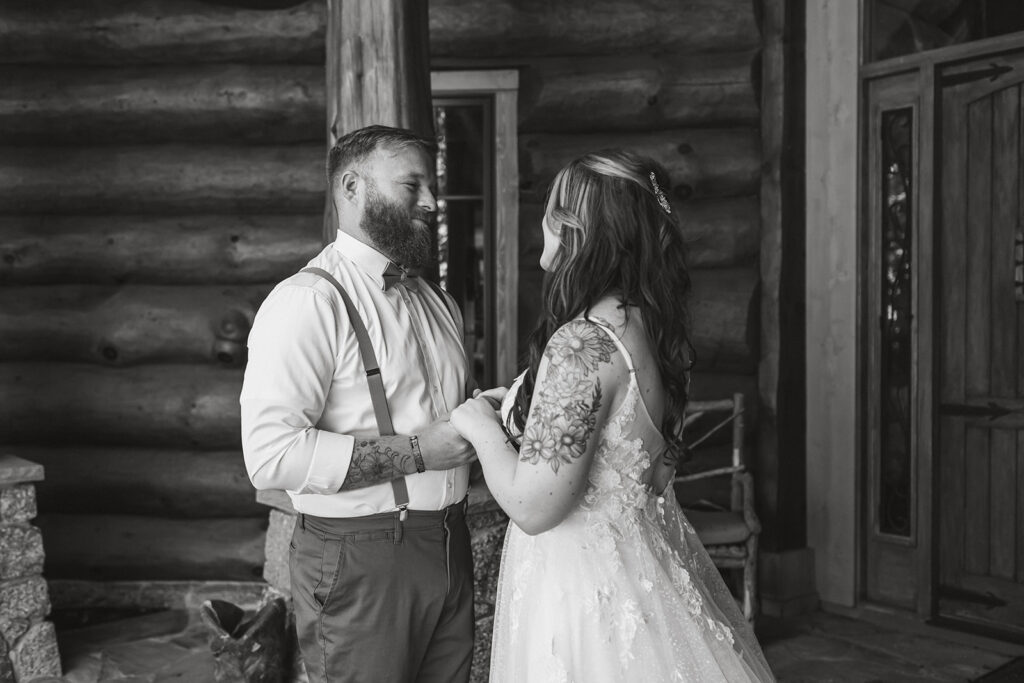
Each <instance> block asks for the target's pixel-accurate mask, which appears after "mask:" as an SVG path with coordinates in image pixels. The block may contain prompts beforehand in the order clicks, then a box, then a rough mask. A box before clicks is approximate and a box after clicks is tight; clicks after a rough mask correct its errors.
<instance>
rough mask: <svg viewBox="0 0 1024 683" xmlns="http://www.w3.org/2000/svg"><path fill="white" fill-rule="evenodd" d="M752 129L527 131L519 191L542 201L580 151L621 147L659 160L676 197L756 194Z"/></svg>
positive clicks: (756, 145)
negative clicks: (647, 131) (552, 183)
mask: <svg viewBox="0 0 1024 683" xmlns="http://www.w3.org/2000/svg"><path fill="white" fill-rule="evenodd" d="M760 144H761V143H760V141H759V136H758V133H757V130H755V129H752V128H731V129H721V130H714V129H707V130H705V129H679V130H666V131H658V132H653V133H619V134H616V135H607V134H597V135H595V134H587V135H551V134H531V135H522V136H520V138H519V176H520V190H521V193H520V196H521V198H522V200H523V201H533V202H541V201H543V199H544V195H545V193H546V191H547V188H548V185H549V184H550V183H551V181H552V180H553V179H554V177H555V174H556V173H558V171H559V170H560V169H561V168H562V167H564V166H565V165H566V164H567V163H569V162H570V161H572V160H573V159H576V158H578V157H580V156H582V155H584V154H587V153H589V152H593V151H596V150H600V149H605V148H608V147H622V148H625V149H630V150H633V151H634V152H637V153H639V154H643V155H645V156H648V157H650V158H652V159H654V160H655V161H657V162H659V163H661V164H663V165H664V166H665V168H666V169H667V170H668V172H669V176H670V177H671V179H672V182H671V191H672V196H673V199H674V200H675V201H681V200H685V199H689V198H691V197H723V196H725V197H729V196H738V195H752V194H756V193H757V191H758V189H759V188H760V183H761V150H760Z"/></svg>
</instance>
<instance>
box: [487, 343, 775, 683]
mask: <svg viewBox="0 0 1024 683" xmlns="http://www.w3.org/2000/svg"><path fill="white" fill-rule="evenodd" d="M601 327H602V329H605V328H604V327H603V326H601ZM606 331H607V332H608V333H609V336H611V338H612V339H613V340H614V341H615V344H616V346H618V348H619V351H620V352H621V353H622V354H623V357H624V358H625V360H626V363H627V365H628V366H629V368H630V386H629V390H628V391H627V394H626V397H625V399H624V401H623V403H622V405H621V406H620V407H619V408H618V409H617V410H616V411H615V412H614V413H613V414H612V415H611V417H610V419H609V421H608V423H607V424H606V425H605V426H604V428H603V429H602V431H601V434H600V439H601V441H600V444H599V446H598V450H597V452H596V454H595V456H594V462H593V466H592V468H591V471H590V477H589V486H588V489H587V492H586V494H585V496H584V500H583V502H582V504H581V505H579V506H578V507H577V508H576V509H574V510H573V511H572V512H571V513H570V514H569V516H568V517H567V518H566V519H565V520H564V521H562V523H561V524H559V525H558V526H557V527H555V528H554V529H551V530H550V531H547V532H545V533H542V534H538V535H536V536H528V535H527V534H525V533H523V532H522V531H521V530H520V529H519V528H518V527H517V526H516V525H515V524H514V523H512V524H509V528H508V533H507V535H506V537H505V548H504V552H503V555H502V562H501V570H500V574H499V580H498V597H497V604H496V613H495V617H494V634H493V639H492V646H491V678H490V680H491V681H492V683H493V682H497V683H548V682H551V683H555V682H558V683H601V682H604V681H607V682H608V683H633V682H634V681H635V682H642V683H657V682H659V681H671V682H677V681H679V682H682V681H687V682H700V683H712V682H714V681H728V682H729V683H735V682H737V681H773V680H774V677H773V676H772V674H771V670H770V669H769V667H768V664H767V662H765V659H764V655H763V654H762V653H761V649H760V647H759V645H758V643H757V640H756V638H755V637H754V634H753V632H752V630H751V628H750V626H749V625H748V623H747V622H746V620H745V619H744V618H743V616H742V614H741V612H740V610H739V608H738V606H737V604H736V602H735V601H734V600H733V598H732V596H731V595H730V594H729V591H728V589H727V588H726V586H725V583H724V582H723V581H722V578H721V576H720V575H719V574H718V571H717V570H716V569H715V567H714V565H713V564H712V563H711V560H710V558H709V557H708V554H707V552H706V551H705V550H704V547H703V546H702V545H701V543H700V541H699V540H698V538H697V535H696V533H695V532H694V530H693V527H692V526H691V525H690V523H689V522H688V521H687V520H686V518H685V516H684V515H683V513H682V512H681V511H680V509H679V506H678V505H677V504H676V501H675V497H674V494H673V493H672V491H671V488H672V487H671V485H670V486H669V487H668V490H667V491H666V492H665V493H664V494H663V495H657V494H655V493H652V492H650V490H649V489H648V488H647V486H646V485H645V484H644V483H643V481H642V477H643V475H644V472H645V471H646V470H647V469H648V467H649V466H650V465H651V462H652V460H651V459H652V457H654V456H652V454H654V455H657V454H660V453H661V452H662V451H663V449H664V440H663V438H662V436H661V434H660V431H659V430H658V428H657V427H656V426H655V425H654V424H653V421H652V420H651V418H650V416H649V415H648V413H647V409H646V407H645V406H644V404H643V401H641V400H639V396H640V391H639V387H638V385H637V380H636V373H635V371H634V366H633V363H632V360H631V358H630V356H629V353H628V352H627V350H626V349H625V347H624V346H623V345H622V343H621V342H620V341H619V340H618V338H617V337H616V336H615V334H614V333H612V331H611V330H609V329H606ZM517 383H518V380H517ZM515 389H516V387H515V386H513V388H512V390H510V391H509V394H508V396H507V397H506V401H505V405H504V406H503V410H502V412H503V413H504V415H505V416H506V417H507V411H508V410H509V409H510V408H511V403H512V398H513V397H514V395H515Z"/></svg>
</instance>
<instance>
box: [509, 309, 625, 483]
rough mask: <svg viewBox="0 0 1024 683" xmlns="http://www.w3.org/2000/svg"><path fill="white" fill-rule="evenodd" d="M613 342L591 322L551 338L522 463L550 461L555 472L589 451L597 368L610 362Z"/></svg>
mask: <svg viewBox="0 0 1024 683" xmlns="http://www.w3.org/2000/svg"><path fill="white" fill-rule="evenodd" d="M614 352H615V344H614V342H612V340H611V339H609V337H608V333H607V332H605V331H604V330H602V329H601V328H599V327H598V326H597V325H594V324H593V323H588V322H586V321H583V320H575V321H572V322H570V323H568V324H566V325H564V326H562V327H561V328H559V330H558V331H557V332H555V334H553V335H552V336H551V339H550V341H548V345H547V348H546V349H545V350H544V356H545V357H546V358H547V360H548V368H547V375H546V377H545V378H544V382H543V385H542V386H540V387H539V391H538V393H537V395H536V396H535V397H534V400H533V405H532V406H531V407H530V413H531V414H530V420H529V421H528V423H527V426H526V432H525V433H524V434H523V442H522V447H521V450H520V452H519V459H520V460H521V461H523V462H528V463H530V464H532V465H536V464H538V463H546V464H548V465H550V466H551V469H552V471H554V472H555V473H556V474H557V473H558V470H559V468H561V467H562V466H563V465H571V464H572V463H573V462H575V461H576V460H577V459H579V458H580V457H581V456H582V455H583V454H584V453H585V452H586V450H587V443H588V442H589V440H590V437H591V435H592V434H593V433H594V430H595V429H596V428H597V424H596V423H597V413H598V411H599V410H600V408H601V401H602V392H601V380H600V378H599V377H598V375H597V369H598V368H599V367H600V366H601V364H602V363H610V362H611V359H612V354H613V353H614Z"/></svg>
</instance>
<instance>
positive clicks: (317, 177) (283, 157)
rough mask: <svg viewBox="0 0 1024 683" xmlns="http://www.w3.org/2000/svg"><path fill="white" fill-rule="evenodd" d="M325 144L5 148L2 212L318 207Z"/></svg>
mask: <svg viewBox="0 0 1024 683" xmlns="http://www.w3.org/2000/svg"><path fill="white" fill-rule="evenodd" d="M325 154H326V151H325V149H324V145H291V146H280V147H253V146H249V147H235V146H223V147H220V146H212V145H197V146H185V145H164V146H157V147H141V146H140V147H77V148H46V147H5V148H0V188H3V192H2V193H0V213H177V214H196V213H260V212H273V213H316V212H317V211H322V210H323V206H324V188H325V185H326V183H325V180H324V171H323V167H324V158H325Z"/></svg>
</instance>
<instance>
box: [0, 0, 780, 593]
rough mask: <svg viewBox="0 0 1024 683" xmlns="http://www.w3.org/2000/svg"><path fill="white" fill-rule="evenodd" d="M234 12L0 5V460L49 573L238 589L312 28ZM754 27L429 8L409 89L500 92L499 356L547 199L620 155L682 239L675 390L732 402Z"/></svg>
mask: <svg viewBox="0 0 1024 683" xmlns="http://www.w3.org/2000/svg"><path fill="white" fill-rule="evenodd" d="M242 4H244V3H243V1H242V0H232V1H231V2H227V0H225V2H223V3H220V4H215V3H213V2H202V1H200V0H146V1H144V2H121V1H117V2H110V1H106V2H103V1H101V0H88V1H79V2H71V1H70V0H55V1H54V2H50V3H46V4H45V6H42V5H40V4H38V3H34V2H30V1H29V0H17V1H13V2H5V3H3V5H2V6H0V65H2V66H0V79H2V83H3V86H4V87H2V88H0V144H2V145H3V146H4V148H3V149H2V150H0V188H2V191H0V214H2V215H0V282H2V283H3V288H2V291H0V386H2V387H3V393H2V395H0V430H2V435H0V443H2V444H3V448H4V450H8V451H12V452H15V453H17V454H21V455H23V456H24V457H27V458H30V459H33V460H36V461H38V462H41V463H43V464H44V465H45V466H46V468H47V480H46V482H45V483H44V485H42V486H40V492H39V493H40V508H41V512H42V514H41V516H40V525H41V526H42V527H43V530H44V534H45V535H46V536H45V538H46V544H47V550H48V564H47V569H46V571H47V574H48V577H49V578H72V579H146V580H153V579H169V580H210V579H227V580H247V579H255V578H258V577H259V574H260V565H261V564H262V543H263V530H264V527H265V521H266V516H267V514H266V509H265V508H262V507H260V506H257V505H256V504H255V503H254V502H253V492H252V488H251V486H250V484H249V482H248V480H247V478H246V476H245V472H244V468H243V466H242V460H241V454H240V452H239V450H238V449H239V442H238V433H239V429H238V401H237V397H238V391H239V388H240V385H241V372H242V369H241V368H242V363H243V362H244V361H243V358H242V356H241V353H242V349H243V348H244V344H245V335H246V333H247V331H248V325H249V324H250V322H251V320H252V316H253V313H254V311H255V310H256V308H257V307H258V305H259V303H260V301H261V300H262V298H263V296H265V294H266V293H267V292H268V291H269V289H270V287H271V286H272V285H273V283H274V282H276V281H278V280H280V279H281V278H283V277H285V276H287V275H288V274H290V273H291V272H293V271H294V270H295V269H297V268H298V267H300V266H301V265H302V264H303V263H304V262H305V260H306V259H307V258H308V257H309V256H310V255H311V254H313V253H315V252H316V251H317V250H318V249H319V242H320V234H321V215H322V210H323V205H324V204H323V189H324V187H323V186H324V183H323V180H322V167H323V158H324V152H325V143H324V140H325V137H326V136H325V122H324V111H325V100H324V66H323V64H324V49H323V48H324V43H323V41H324V29H325V25H324V24H325V12H324V6H323V4H324V3H323V0H308V1H306V2H300V3H288V2H287V1H283V2H277V3H276V4H277V5H278V7H277V8H274V7H273V6H270V7H268V5H274V4H275V3H273V2H272V1H271V2H267V1H264V2H259V1H258V0H253V2H251V3H249V4H250V7H249V8H246V7H244V6H239V5H242ZM289 4H290V5H291V6H287V5H289ZM756 4H757V3H756V2H754V0H686V1H683V2H680V1H678V0H637V1H634V2H625V1H622V0H617V1H616V0H564V1H563V2H560V3H534V2H527V1H526V0H518V1H516V0H494V1H485V0H462V1H458V0H432V1H431V10H430V12H431V14H430V23H431V26H430V29H431V53H432V67H433V68H435V69H437V68H457V69H466V68H481V69H483V68H510V67H511V68H517V69H519V70H520V93H519V102H520V110H519V118H520V120H519V151H520V178H521V180H520V197H521V199H520V201H521V205H520V217H521V219H520V221H521V225H520V233H521V234H520V245H521V249H520V251H521V253H520V255H519V259H520V269H521V272H520V282H521V291H520V294H519V297H520V298H519V300H520V320H519V329H520V331H521V332H520V345H521V340H522V338H523V337H525V334H526V333H528V331H529V330H530V329H532V327H533V325H534V322H535V320H536V316H537V312H538V309H537V305H538V300H539V297H538V296H537V294H538V292H539V289H540V282H541V275H542V274H541V271H540V270H539V267H538V266H537V260H538V258H539V255H540V247H541V238H540V229H539V225H540V218H541V214H542V208H543V207H542V200H543V197H544V192H545V189H546V187H547V184H548V183H549V182H550V180H551V179H552V177H553V176H554V173H555V172H556V171H557V170H558V168H560V167H561V166H562V165H563V164H564V163H566V162H567V161H569V160H570V159H572V158H573V157H575V156H577V155H579V154H582V153H584V152H586V151H590V150H593V149H597V148H601V147H607V146H625V147H631V148H634V149H637V150H639V151H641V152H643V153H646V154H649V155H651V156H653V157H654V158H656V159H658V160H659V161H660V162H661V163H663V164H664V165H665V166H666V167H667V168H668V169H669V171H670V174H671V177H672V187H671V193H672V196H673V200H674V203H675V205H676V206H677V208H678V210H679V211H680V212H681V214H682V216H683V221H684V224H685V225H686V230H687V233H688V235H689V236H690V238H691V240H692V249H691V256H690V265H691V267H692V268H693V273H692V275H693V284H694V292H693V297H692V309H693V318H694V341H695V343H696V347H697V350H698V354H699V365H698V373H697V374H696V376H695V378H694V382H693V395H694V397H695V398H719V397H724V396H728V395H730V394H732V393H733V392H735V391H742V392H743V393H745V394H746V395H747V405H748V406H756V405H757V403H758V401H757V364H758V348H757V347H758V315H759V307H758V301H759V289H758V288H759V281H760V279H759V274H758V248H759V239H760V236H759V227H760V226H759V220H760V219H759V212H760V205H759V198H758V193H759V188H760V183H761V151H760V150H761V146H760V138H759V125H760V111H759V105H758V96H757V93H756V86H755V81H756V79H755V76H754V74H756V73H757V71H758V66H757V54H758V50H759V47H760V34H759V30H758V25H757V21H756V17H755V5H756ZM251 5H263V7H264V8H263V9H255V8H252V7H251ZM747 425H748V426H749V427H750V430H751V432H753V431H754V430H756V420H755V419H748V420H747ZM726 431H728V430H726ZM706 457H714V454H713V453H712V454H710V455H707V456H706Z"/></svg>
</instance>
